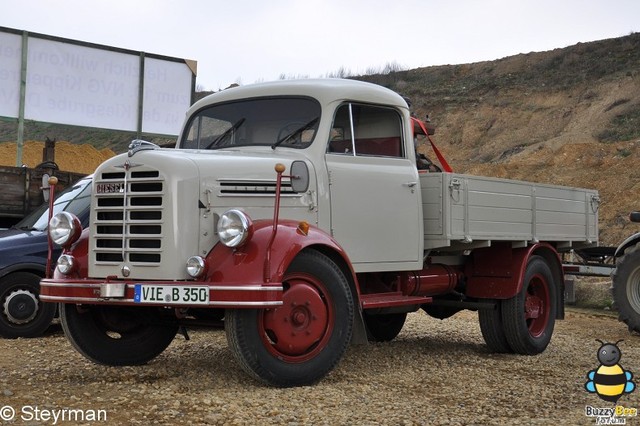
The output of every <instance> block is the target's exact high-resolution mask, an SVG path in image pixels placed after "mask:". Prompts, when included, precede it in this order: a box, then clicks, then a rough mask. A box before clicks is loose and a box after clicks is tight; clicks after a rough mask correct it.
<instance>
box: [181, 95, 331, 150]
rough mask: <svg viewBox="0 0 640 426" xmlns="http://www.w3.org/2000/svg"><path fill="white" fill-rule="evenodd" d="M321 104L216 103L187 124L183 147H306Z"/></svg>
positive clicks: (288, 100)
mask: <svg viewBox="0 0 640 426" xmlns="http://www.w3.org/2000/svg"><path fill="white" fill-rule="evenodd" d="M320 112H321V111H320V104H319V103H318V102H317V101H316V100H314V99H311V98H303V97H276V98H253V99H243V100H240V101H234V102H227V103H222V104H215V105H212V106H210V107H208V108H205V109H203V110H202V111H200V112H198V113H197V114H195V115H194V116H193V117H191V119H190V120H189V122H188V123H187V131H186V132H184V135H183V138H182V141H181V143H180V147H181V148H186V149H219V148H229V147H238V146H251V145H253V146H270V147H273V148H275V147H276V146H286V147H291V148H306V147H308V146H309V145H311V143H312V142H313V139H314V137H315V135H316V132H317V130H318V124H319V122H320Z"/></svg>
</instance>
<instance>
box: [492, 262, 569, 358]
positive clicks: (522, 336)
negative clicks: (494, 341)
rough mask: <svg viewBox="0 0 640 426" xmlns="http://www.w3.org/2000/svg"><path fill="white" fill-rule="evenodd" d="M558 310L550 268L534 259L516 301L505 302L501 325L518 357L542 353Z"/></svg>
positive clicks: (513, 298)
mask: <svg viewBox="0 0 640 426" xmlns="http://www.w3.org/2000/svg"><path fill="white" fill-rule="evenodd" d="M556 306H557V285H556V283H555V280H554V278H553V273H552V272H551V268H550V267H549V265H548V264H547V262H546V260H545V259H544V258H543V257H540V256H531V258H530V259H529V262H528V263H527V269H526V272H525V276H524V281H523V283H522V290H521V291H520V293H518V294H517V295H516V296H515V297H512V298H511V299H507V300H504V301H502V324H503V327H504V334H505V337H506V339H507V342H508V343H509V346H510V347H511V349H513V351H514V352H515V353H519V354H523V355H536V354H539V353H541V352H543V351H544V350H545V349H546V347H547V345H548V344H549V342H550V341H551V335H552V334H553V328H554V325H555V318H556Z"/></svg>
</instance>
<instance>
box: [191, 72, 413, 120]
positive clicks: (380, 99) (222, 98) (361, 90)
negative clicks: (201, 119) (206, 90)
mask: <svg viewBox="0 0 640 426" xmlns="http://www.w3.org/2000/svg"><path fill="white" fill-rule="evenodd" d="M270 96H310V97H312V98H315V99H317V100H318V101H319V102H320V104H321V105H326V104H329V103H332V102H336V101H337V102H341V101H346V100H349V101H356V102H365V103H375V104H382V105H390V106H397V107H401V108H408V105H407V102H406V101H405V100H404V99H403V98H402V96H400V95H398V94H397V93H396V92H394V91H392V90H390V89H387V88H385V87H382V86H379V85H377V84H373V83H366V82H363V81H356V80H346V79H334V78H325V79H304V80H278V81H272V82H268V83H258V84H251V85H247V86H237V87H233V88H229V89H226V90H223V91H221V92H217V93H214V94H211V95H209V96H206V97H205V98H203V99H201V100H199V101H198V102H196V103H195V104H193V105H192V106H191V108H189V111H188V112H187V114H188V115H190V114H191V113H192V112H194V111H196V110H199V109H201V108H203V107H205V106H207V105H211V104H215V103H220V102H229V101H234V100H238V99H246V98H259V97H270Z"/></svg>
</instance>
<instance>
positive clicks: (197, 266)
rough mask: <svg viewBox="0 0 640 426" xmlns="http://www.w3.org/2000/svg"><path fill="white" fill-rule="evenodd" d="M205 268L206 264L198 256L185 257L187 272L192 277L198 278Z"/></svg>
mask: <svg viewBox="0 0 640 426" xmlns="http://www.w3.org/2000/svg"><path fill="white" fill-rule="evenodd" d="M206 269H207V264H206V263H204V259H203V258H201V257H200V256H191V257H190V258H189V259H187V274H189V275H190V276H192V277H193V278H198V277H199V276H201V275H202V274H203V273H204V271H205V270H206Z"/></svg>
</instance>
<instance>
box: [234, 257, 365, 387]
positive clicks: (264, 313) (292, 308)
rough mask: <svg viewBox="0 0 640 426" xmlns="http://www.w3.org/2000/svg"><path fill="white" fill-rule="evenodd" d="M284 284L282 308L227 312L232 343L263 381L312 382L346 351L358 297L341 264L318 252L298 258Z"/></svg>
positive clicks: (244, 365) (244, 364)
mask: <svg viewBox="0 0 640 426" xmlns="http://www.w3.org/2000/svg"><path fill="white" fill-rule="evenodd" d="M282 285H283V290H284V293H283V305H282V306H279V307H277V308H271V309H230V310H227V312H226V316H225V320H224V322H225V330H226V334H227V341H228V343H229V347H230V349H231V351H232V352H233V354H234V356H235V357H236V359H237V360H238V362H239V363H240V365H241V366H242V368H243V369H244V370H245V371H247V372H248V373H249V374H251V375H252V376H253V377H255V378H257V379H258V380H261V381H263V382H264V383H267V384H269V385H272V386H280V387H288V386H304V385H309V384H312V383H315V382H316V381H318V380H320V379H321V378H322V377H324V376H325V375H326V374H328V373H329V371H331V370H332V369H333V368H334V366H335V365H336V364H337V363H338V361H339V360H340V359H341V358H342V356H343V354H344V353H345V351H346V349H347V345H348V344H349V341H350V340H351V333H352V329H353V322H354V302H353V297H352V295H351V291H350V289H349V284H348V282H347V279H346V278H345V276H344V274H343V273H342V271H341V270H340V268H339V267H338V266H337V265H336V264H335V263H334V262H333V261H332V260H331V259H329V258H328V257H327V256H325V255H323V254H322V253H320V252H317V251H315V250H307V251H303V252H301V253H300V254H299V255H298V257H296V258H295V259H294V261H293V262H292V263H291V265H290V266H289V268H288V269H287V272H286V274H285V276H284V279H283V283H282Z"/></svg>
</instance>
